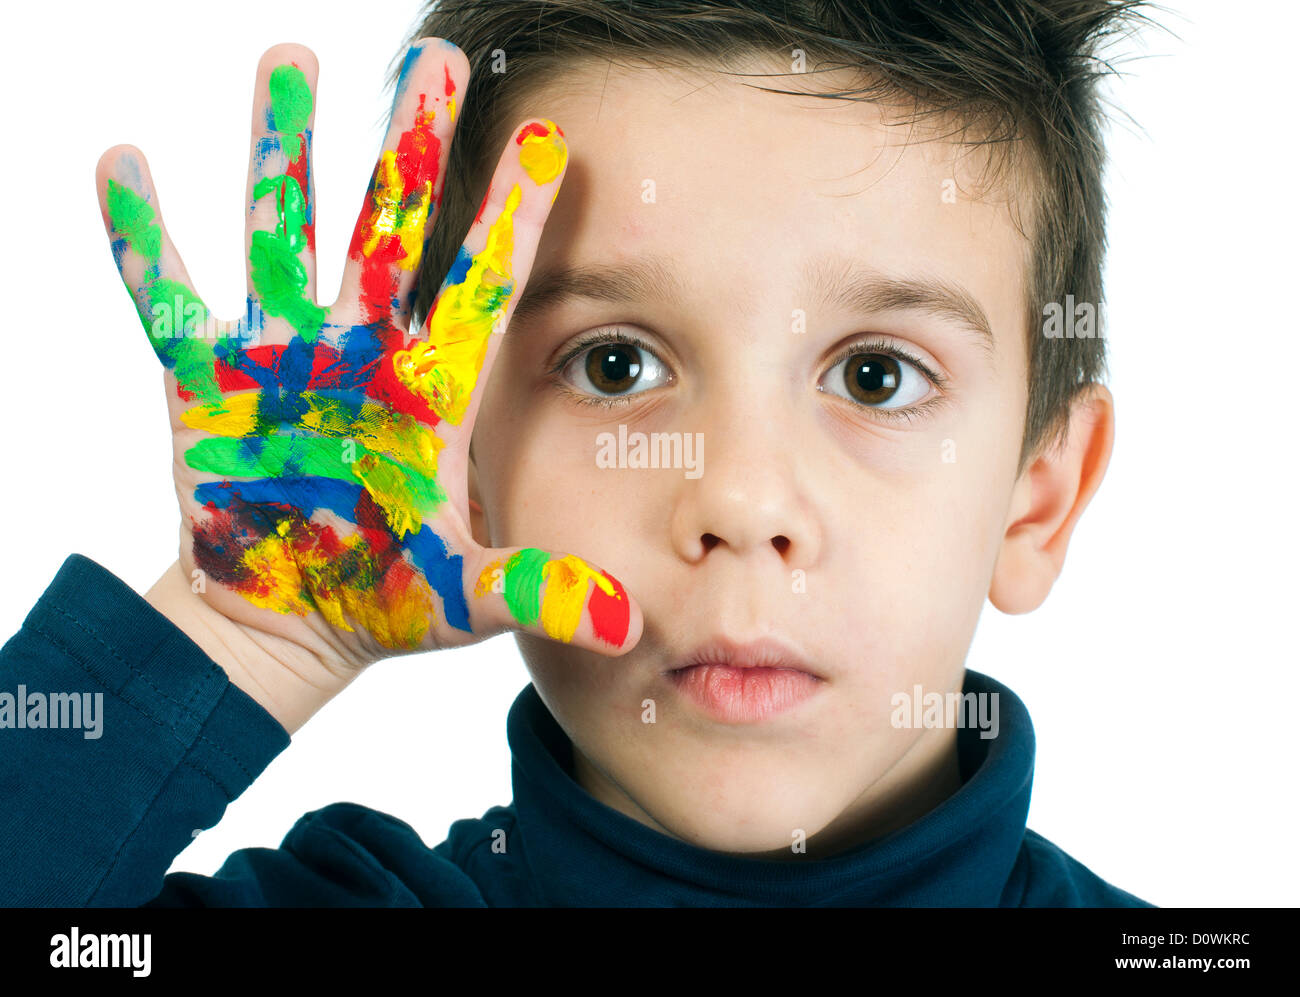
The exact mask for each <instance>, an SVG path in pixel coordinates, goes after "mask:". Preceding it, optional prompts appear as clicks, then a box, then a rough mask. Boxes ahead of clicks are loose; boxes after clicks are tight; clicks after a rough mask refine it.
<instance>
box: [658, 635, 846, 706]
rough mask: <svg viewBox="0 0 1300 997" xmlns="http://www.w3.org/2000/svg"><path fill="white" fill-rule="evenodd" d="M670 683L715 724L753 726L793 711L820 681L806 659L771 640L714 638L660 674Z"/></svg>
mask: <svg viewBox="0 0 1300 997" xmlns="http://www.w3.org/2000/svg"><path fill="white" fill-rule="evenodd" d="M664 675H665V676H666V677H667V679H668V681H669V683H670V684H671V686H672V687H673V688H674V689H675V690H676V691H677V693H678V694H680V695H681V696H682V697H684V699H685V700H687V701H689V702H692V703H694V704H695V706H696V707H698V708H699V709H700V710H701V711H702V712H703V713H704V714H705V715H707V716H708V717H710V718H711V719H712V720H714V721H715V722H717V723H721V724H757V723H761V722H763V721H765V720H767V719H769V718H771V717H774V716H776V715H777V714H780V713H785V712H786V711H788V710H793V709H794V708H795V707H796V706H798V705H799V704H800V703H802V702H804V701H805V700H808V699H809V698H811V697H813V696H815V694H816V693H817V692H818V690H819V689H820V688H821V687H822V686H824V685H825V684H826V680H825V678H824V677H823V676H821V675H819V674H817V672H815V671H813V668H812V666H811V665H810V664H808V662H807V660H806V659H804V658H803V657H802V656H801V655H799V654H798V653H796V652H795V651H794V650H793V649H791V648H789V647H787V646H786V645H785V644H783V643H781V642H780V641H777V640H773V639H771V638H764V639H762V640H756V641H750V642H747V643H743V644H742V643H738V642H736V641H732V640H729V639H726V638H722V637H715V638H713V639H711V640H709V641H706V642H705V643H704V644H702V645H700V646H699V647H697V648H696V649H695V650H694V651H692V652H691V654H690V655H689V656H688V657H687V658H686V660H684V661H682V662H681V663H679V664H677V665H676V666H674V667H672V668H669V669H667V670H666V671H665V672H664Z"/></svg>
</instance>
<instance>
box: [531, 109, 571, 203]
mask: <svg viewBox="0 0 1300 997" xmlns="http://www.w3.org/2000/svg"><path fill="white" fill-rule="evenodd" d="M542 123H543V124H544V125H546V134H545V135H535V134H531V133H530V134H528V135H525V136H524V141H523V142H522V143H521V147H520V149H519V165H520V166H522V167H523V168H524V172H526V173H527V174H528V175H529V176H530V177H531V178H532V180H533V183H535V184H537V186H539V187H540V186H541V185H542V184H545V183H550V182H551V181H552V180H554V179H555V178H556V177H558V176H559V175H560V172H561V171H562V170H563V169H564V164H565V163H566V162H567V161H568V158H569V149H568V146H567V145H565V142H564V139H562V138H560V136H559V135H558V134H556V126H555V122H554V121H550V120H547V119H543V121H542Z"/></svg>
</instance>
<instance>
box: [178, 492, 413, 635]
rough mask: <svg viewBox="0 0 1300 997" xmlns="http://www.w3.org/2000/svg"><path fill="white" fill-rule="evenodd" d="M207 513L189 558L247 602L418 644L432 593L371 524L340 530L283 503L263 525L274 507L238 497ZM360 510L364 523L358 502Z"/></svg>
mask: <svg viewBox="0 0 1300 997" xmlns="http://www.w3.org/2000/svg"><path fill="white" fill-rule="evenodd" d="M371 508H372V509H373V507H371ZM209 512H210V516H209V518H208V519H207V520H206V521H204V522H203V523H199V524H196V527H195V534H194V558H195V562H196V563H197V564H198V565H199V566H200V567H201V568H202V569H203V570H204V571H206V572H207V573H208V574H209V576H210V577H211V578H212V579H213V580H215V581H217V582H220V583H221V584H224V585H227V586H229V587H230V588H233V589H234V590H235V591H237V592H238V593H239V594H240V595H242V596H243V597H244V598H245V599H247V600H248V601H249V602H251V603H252V604H253V605H255V606H259V607H261V608H263V609H271V610H274V611H276V612H279V613H285V614H289V613H294V614H296V615H299V616H305V615H307V614H308V613H310V612H312V611H313V610H316V611H319V612H320V614H321V615H322V616H324V617H325V619H326V620H328V621H329V622H330V623H331V624H332V625H334V626H336V627H338V628H339V629H341V630H346V631H349V632H353V627H352V626H351V625H350V624H349V622H348V621H349V620H352V621H355V622H356V623H357V624H359V625H360V626H362V627H364V628H365V629H366V630H368V631H369V632H370V634H371V635H372V636H373V637H374V638H375V640H377V641H378V642H379V643H380V644H382V645H383V646H384V647H390V648H397V647H404V648H413V647H416V646H418V645H419V643H420V642H421V641H422V640H423V639H424V637H425V635H426V634H427V633H428V629H429V624H430V621H431V620H433V619H434V618H435V617H436V607H435V602H434V596H433V591H432V590H431V588H430V586H429V583H428V581H427V580H426V579H425V578H424V576H423V575H421V574H420V572H418V571H417V570H415V568H413V567H411V565H410V564H408V563H407V561H406V560H405V559H404V558H403V557H402V554H401V550H400V549H399V548H398V547H397V546H396V545H395V544H394V543H393V542H392V538H391V537H389V536H388V535H387V533H386V531H383V530H381V529H376V528H375V527H376V526H377V525H378V524H377V523H375V522H371V523H369V524H368V526H369V528H363V529H362V530H361V531H360V532H359V533H358V534H356V535H352V536H339V535H338V534H337V533H336V532H335V531H334V530H333V528H331V527H329V526H326V525H322V524H320V523H315V522H312V521H310V520H308V519H307V518H305V517H304V516H303V515H302V514H301V513H299V512H298V511H296V510H292V509H285V510H279V511H278V513H277V516H276V521H275V523H274V526H273V527H272V528H271V529H269V530H267V529H266V526H267V518H268V513H272V512H277V510H275V507H273V506H267V505H264V504H262V503H257V504H253V503H247V502H244V501H242V500H241V499H239V498H238V497H237V496H236V497H235V498H233V499H231V500H228V501H227V502H226V504H225V505H224V506H223V507H221V508H218V507H216V506H215V505H213V506H209ZM359 512H360V513H361V514H360V515H359V516H358V518H359V520H360V524H359V525H364V524H366V517H365V515H364V500H363V505H362V507H360V508H359Z"/></svg>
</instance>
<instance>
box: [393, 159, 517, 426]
mask: <svg viewBox="0 0 1300 997" xmlns="http://www.w3.org/2000/svg"><path fill="white" fill-rule="evenodd" d="M522 197H523V192H522V191H521V190H520V188H519V185H518V184H515V185H514V187H513V188H512V189H511V191H510V195H509V196H508V197H507V198H506V203H505V207H504V208H502V210H501V214H500V215H499V216H498V218H497V220H496V221H495V222H493V223H492V226H491V228H490V229H489V230H488V236H487V245H486V246H484V247H483V250H482V252H480V253H477V254H476V255H475V256H474V257H473V260H472V262H471V263H470V266H469V268H468V270H467V271H466V273H465V277H464V279H463V280H462V281H461V282H460V283H459V284H453V285H451V286H450V287H447V288H445V289H444V290H443V292H442V294H441V295H440V296H439V297H438V302H437V305H436V306H435V307H434V310H433V312H432V313H431V314H430V315H429V318H428V322H427V325H428V329H429V335H428V338H427V339H426V340H424V341H422V342H418V343H416V344H414V345H413V346H412V347H411V348H410V349H409V350H402V351H400V352H398V353H396V354H394V356H393V370H394V372H395V373H396V375H397V379H398V380H399V381H401V383H402V384H404V385H406V387H408V388H410V389H411V391H412V392H414V393H415V394H416V395H419V396H420V397H421V398H423V399H424V400H425V402H427V403H428V405H429V407H430V408H431V409H433V411H434V412H436V413H437V414H438V416H439V417H440V418H442V419H446V420H448V421H449V422H452V423H454V424H456V425H459V424H460V422H461V420H462V419H463V418H464V417H465V410H466V409H467V408H468V407H469V402H470V398H471V397H472V395H473V393H474V385H475V384H476V383H477V381H478V375H479V371H480V370H482V369H483V361H484V360H485V359H486V357H487V348H488V337H489V336H491V335H492V327H493V326H494V325H495V323H496V321H497V320H498V319H499V318H502V317H504V315H505V311H506V306H507V305H508V304H509V303H510V297H511V295H512V294H514V288H515V284H514V280H513V278H512V276H511V272H510V266H511V265H510V257H511V253H512V251H513V248H514V218H513V216H514V212H515V208H517V207H518V206H519V202H520V199H521V198H522Z"/></svg>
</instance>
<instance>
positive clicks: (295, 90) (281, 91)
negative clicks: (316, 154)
mask: <svg viewBox="0 0 1300 997" xmlns="http://www.w3.org/2000/svg"><path fill="white" fill-rule="evenodd" d="M269 89H270V93H271V104H270V113H271V122H270V124H271V127H272V129H273V130H274V131H276V132H278V133H279V134H280V141H281V144H282V145H283V146H284V154H285V155H286V156H287V157H288V158H289V159H290V160H294V159H297V158H298V153H299V152H300V151H301V147H300V143H301V139H300V137H299V134H298V133H299V132H301V131H303V130H304V129H306V127H307V122H308V120H309V119H310V118H311V110H312V98H311V87H309V86H308V85H307V75H306V74H305V73H304V72H303V71H302V70H301V69H299V68H298V67H297V66H295V65H294V64H293V63H286V64H285V65H283V66H276V67H275V69H273V70H271V79H270V82H269Z"/></svg>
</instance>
